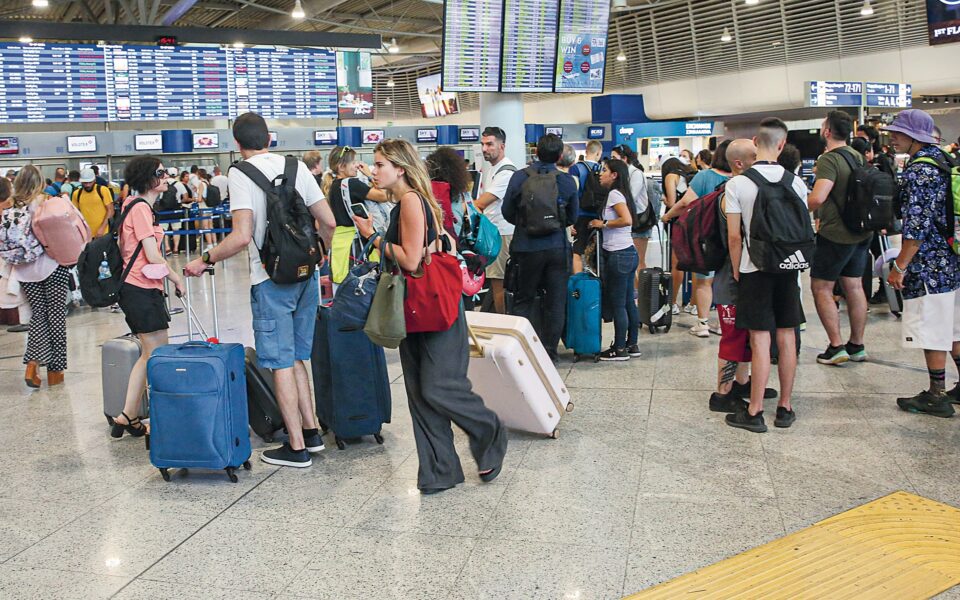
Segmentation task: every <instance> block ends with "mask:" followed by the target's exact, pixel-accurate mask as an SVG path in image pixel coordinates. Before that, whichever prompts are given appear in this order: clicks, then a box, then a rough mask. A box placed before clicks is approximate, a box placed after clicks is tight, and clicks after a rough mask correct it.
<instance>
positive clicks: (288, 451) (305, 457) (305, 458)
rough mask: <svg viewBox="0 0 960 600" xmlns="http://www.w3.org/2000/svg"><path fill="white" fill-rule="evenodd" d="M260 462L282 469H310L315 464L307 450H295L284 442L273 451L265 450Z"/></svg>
mask: <svg viewBox="0 0 960 600" xmlns="http://www.w3.org/2000/svg"><path fill="white" fill-rule="evenodd" d="M260 460H262V461H263V462H265V463H267V464H268V465H279V466H281V467H298V468H303V467H309V466H310V465H312V464H313V460H312V459H311V458H310V453H309V452H307V450H306V448H304V449H303V450H294V449H292V448H291V447H290V444H289V443H287V442H284V443H283V445H282V446H280V447H279V448H274V449H273V450H264V451H263V452H262V453H261V454H260Z"/></svg>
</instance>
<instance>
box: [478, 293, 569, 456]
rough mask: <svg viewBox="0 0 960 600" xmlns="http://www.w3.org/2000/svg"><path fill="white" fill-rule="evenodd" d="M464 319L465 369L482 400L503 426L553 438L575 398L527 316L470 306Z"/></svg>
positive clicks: (556, 435)
mask: <svg viewBox="0 0 960 600" xmlns="http://www.w3.org/2000/svg"><path fill="white" fill-rule="evenodd" d="M467 324H468V325H469V327H470V331H471V338H472V339H471V345H472V348H471V351H470V367H469V371H468V375H469V377H470V381H471V383H473V390H474V391H475V392H476V393H477V394H479V395H480V397H481V398H483V403H484V404H485V405H486V406H487V408H489V409H490V410H492V411H493V412H495V413H497V416H498V417H500V420H501V421H503V424H504V425H506V426H507V427H510V428H512V429H518V430H520V431H529V432H531V433H539V434H543V435H547V436H550V437H553V438H557V437H558V436H559V430H558V429H557V424H559V423H560V417H561V416H562V415H563V413H564V412H570V411H572V410H573V402H571V401H570V393H569V392H568V391H567V388H566V386H565V385H564V383H563V379H562V378H561V377H560V374H559V373H558V372H557V368H556V367H555V366H553V362H552V361H551V360H550V356H549V355H548V354H547V350H546V349H545V348H544V347H543V344H542V343H541V342H540V338H539V337H538V336H537V334H536V332H535V331H534V329H533V326H532V325H531V324H530V321H528V320H526V319H524V318H523V317H514V316H510V315H498V314H495V313H481V312H472V313H467Z"/></svg>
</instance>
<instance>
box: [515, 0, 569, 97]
mask: <svg viewBox="0 0 960 600" xmlns="http://www.w3.org/2000/svg"><path fill="white" fill-rule="evenodd" d="M559 10H560V0H505V9H504V17H503V18H504V21H503V70H502V73H501V82H500V91H503V92H552V91H553V69H554V64H555V63H556V56H557V18H558V15H559Z"/></svg>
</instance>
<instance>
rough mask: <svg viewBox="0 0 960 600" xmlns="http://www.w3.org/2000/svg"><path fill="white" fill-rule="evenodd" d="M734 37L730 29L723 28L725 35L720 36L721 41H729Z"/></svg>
mask: <svg viewBox="0 0 960 600" xmlns="http://www.w3.org/2000/svg"><path fill="white" fill-rule="evenodd" d="M732 39H733V36H732V35H730V29H728V28H726V27H724V28H723V35H721V36H720V41H721V42H729V41H730V40H732Z"/></svg>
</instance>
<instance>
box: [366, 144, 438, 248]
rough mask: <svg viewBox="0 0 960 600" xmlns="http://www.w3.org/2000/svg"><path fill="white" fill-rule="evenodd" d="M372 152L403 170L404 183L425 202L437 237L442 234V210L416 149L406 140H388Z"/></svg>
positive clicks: (396, 199) (424, 165)
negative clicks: (377, 153) (431, 213)
mask: <svg viewBox="0 0 960 600" xmlns="http://www.w3.org/2000/svg"><path fill="white" fill-rule="evenodd" d="M374 152H379V153H380V154H381V156H383V157H384V158H385V159H387V160H388V161H390V162H391V163H392V164H393V165H394V166H395V167H398V168H400V169H403V179H404V181H405V182H406V184H407V185H408V186H409V187H410V188H411V189H412V190H413V191H414V192H416V193H417V194H418V195H419V196H420V197H421V198H423V199H424V200H426V201H427V205H428V206H429V207H430V210H431V211H432V212H433V223H434V226H435V227H436V228H437V235H439V234H440V233H442V227H443V209H441V208H440V204H439V203H438V202H437V200H436V198H434V197H433V191H432V188H431V187H430V175H429V174H428V173H427V165H426V164H425V163H424V162H423V160H421V158H420V154H419V153H418V152H417V150H416V148H414V147H413V146H412V145H411V144H410V142H408V141H406V140H402V139H388V140H383V141H382V142H380V143H379V144H377V147H376V148H374ZM387 194H389V195H390V196H391V198H390V199H391V200H393V201H394V202H396V201H399V200H400V199H399V198H393V197H392V194H391V193H390V192H389V191H387Z"/></svg>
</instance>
